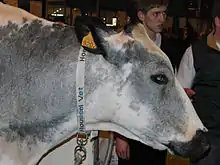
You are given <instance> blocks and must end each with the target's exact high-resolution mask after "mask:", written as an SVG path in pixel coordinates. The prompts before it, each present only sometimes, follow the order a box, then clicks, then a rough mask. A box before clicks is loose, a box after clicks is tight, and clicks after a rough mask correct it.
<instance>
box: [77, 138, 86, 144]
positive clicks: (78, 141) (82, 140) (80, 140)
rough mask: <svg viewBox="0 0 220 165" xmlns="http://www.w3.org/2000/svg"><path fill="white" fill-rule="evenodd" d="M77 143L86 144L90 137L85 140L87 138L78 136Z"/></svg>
mask: <svg viewBox="0 0 220 165" xmlns="http://www.w3.org/2000/svg"><path fill="white" fill-rule="evenodd" d="M76 143H77V144H78V145H79V146H85V145H86V144H87V143H88V139H87V140H85V139H81V138H77V139H76Z"/></svg>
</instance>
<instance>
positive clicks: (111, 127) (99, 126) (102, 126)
mask: <svg viewBox="0 0 220 165" xmlns="http://www.w3.org/2000/svg"><path fill="white" fill-rule="evenodd" d="M86 127H87V129H88V130H100V131H112V132H116V133H118V134H120V135H122V136H125V137H127V138H129V139H133V140H136V141H140V142H141V143H143V145H147V146H150V147H152V148H154V149H157V150H166V149H167V146H166V144H162V143H160V142H159V141H157V140H156V139H154V140H147V139H146V138H141V136H138V135H136V134H135V133H134V132H131V131H130V130H128V129H125V128H124V127H122V126H120V125H117V124H114V123H106V122H105V123H95V124H88V126H86ZM94 128H96V129H94ZM149 139H151V138H149Z"/></svg>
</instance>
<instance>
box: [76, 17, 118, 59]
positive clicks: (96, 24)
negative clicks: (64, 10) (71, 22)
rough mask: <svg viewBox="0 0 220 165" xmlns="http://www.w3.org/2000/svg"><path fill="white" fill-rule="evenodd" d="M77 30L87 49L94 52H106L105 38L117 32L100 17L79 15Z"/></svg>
mask: <svg viewBox="0 0 220 165" xmlns="http://www.w3.org/2000/svg"><path fill="white" fill-rule="evenodd" d="M75 32H76V36H77V38H78V40H79V42H80V43H81V44H82V46H83V47H84V49H85V50H87V51H89V52H91V53H94V54H103V55H104V54H105V52H106V51H105V46H104V44H105V39H104V38H106V37H109V36H110V35H112V34H115V33H116V32H114V30H113V29H111V28H109V27H107V26H106V25H105V24H104V23H103V22H102V21H101V20H100V19H99V18H97V17H89V16H78V17H76V19H75Z"/></svg>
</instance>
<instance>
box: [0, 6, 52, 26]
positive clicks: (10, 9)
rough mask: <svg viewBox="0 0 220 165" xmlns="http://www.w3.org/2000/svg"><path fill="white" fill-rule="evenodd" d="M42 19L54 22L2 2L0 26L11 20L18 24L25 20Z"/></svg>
mask: <svg viewBox="0 0 220 165" xmlns="http://www.w3.org/2000/svg"><path fill="white" fill-rule="evenodd" d="M36 19H38V20H41V21H42V22H44V23H47V24H52V23H50V22H49V21H46V20H44V19H42V18H39V17H37V16H34V15H32V14H30V13H28V12H26V11H25V10H23V9H20V8H17V7H14V6H10V5H7V4H3V3H1V2H0V26H5V25H7V24H8V23H9V22H12V23H16V24H18V25H20V24H23V23H24V21H31V20H36Z"/></svg>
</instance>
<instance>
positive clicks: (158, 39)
mask: <svg viewBox="0 0 220 165" xmlns="http://www.w3.org/2000/svg"><path fill="white" fill-rule="evenodd" d="M154 43H155V44H156V45H157V46H158V47H160V46H161V34H160V33H157V34H156V40H155V41H154Z"/></svg>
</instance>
